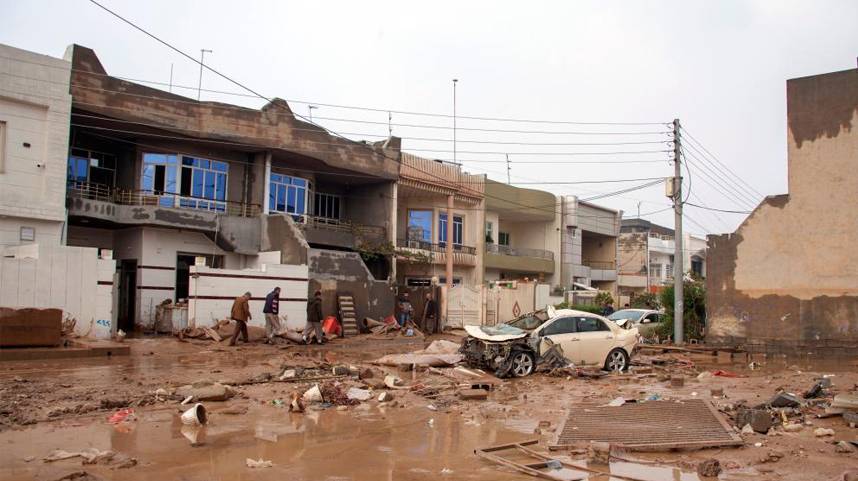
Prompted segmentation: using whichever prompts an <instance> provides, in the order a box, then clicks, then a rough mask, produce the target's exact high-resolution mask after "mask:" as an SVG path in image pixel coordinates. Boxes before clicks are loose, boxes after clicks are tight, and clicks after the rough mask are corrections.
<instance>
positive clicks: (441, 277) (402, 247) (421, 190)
mask: <svg viewBox="0 0 858 481" xmlns="http://www.w3.org/2000/svg"><path fill="white" fill-rule="evenodd" d="M485 182H486V181H485V176H483V175H473V174H469V173H467V172H464V171H462V169H461V167H460V166H458V165H454V164H450V163H446V162H441V161H437V160H432V159H425V158H422V157H418V156H416V155H412V154H408V153H403V154H402V165H401V170H400V173H399V181H398V182H397V191H396V206H397V220H396V234H397V236H396V237H397V239H396V251H397V253H396V280H397V283H398V284H399V285H402V286H405V287H424V286H428V285H430V284H431V282H432V279H433V278H437V280H438V282H439V283H440V284H447V283H448V280H447V275H448V271H450V270H451V271H452V281H450V283H451V284H452V285H453V286H457V285H463V286H468V287H475V286H480V285H482V283H483V257H484V251H485V242H486V239H485V235H484V233H483V226H484V224H485V185H486V183H485ZM450 219H452V221H451V220H450ZM448 222H450V224H448ZM450 236H452V242H451V243H450V244H451V246H450V248H448V238H449V237H450ZM451 253H452V255H450V254H451Z"/></svg>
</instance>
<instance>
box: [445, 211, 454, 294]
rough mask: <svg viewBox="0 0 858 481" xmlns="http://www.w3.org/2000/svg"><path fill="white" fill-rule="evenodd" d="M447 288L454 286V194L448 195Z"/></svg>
mask: <svg viewBox="0 0 858 481" xmlns="http://www.w3.org/2000/svg"><path fill="white" fill-rule="evenodd" d="M446 250H447V289H448V290H449V289H452V288H453V194H450V195H448V196H447V249H446Z"/></svg>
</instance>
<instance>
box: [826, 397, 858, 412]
mask: <svg viewBox="0 0 858 481" xmlns="http://www.w3.org/2000/svg"><path fill="white" fill-rule="evenodd" d="M831 407H833V408H843V409H850V410H855V411H858V394H838V395H836V396H834V400H832V401H831Z"/></svg>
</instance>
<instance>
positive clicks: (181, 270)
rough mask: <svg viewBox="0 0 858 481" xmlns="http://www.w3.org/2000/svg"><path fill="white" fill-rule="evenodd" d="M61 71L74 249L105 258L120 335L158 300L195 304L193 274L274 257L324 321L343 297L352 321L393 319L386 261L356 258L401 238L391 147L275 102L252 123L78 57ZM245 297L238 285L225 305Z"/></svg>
mask: <svg viewBox="0 0 858 481" xmlns="http://www.w3.org/2000/svg"><path fill="white" fill-rule="evenodd" d="M67 59H69V60H70V61H71V63H72V65H73V67H74V70H73V72H72V75H71V78H72V87H71V93H72V101H73V103H72V114H71V115H72V122H71V142H70V146H69V149H68V156H67V161H68V163H67V165H68V169H67V172H68V177H67V182H68V193H67V196H68V214H69V221H68V222H69V228H68V239H69V244H70V245H77V246H88V247H96V248H100V249H110V250H112V251H113V254H114V258H116V259H117V260H118V263H119V268H118V269H119V271H120V276H119V286H118V288H119V308H118V322H119V327H120V328H122V329H125V330H131V329H133V328H134V326H143V327H144V328H148V327H150V326H151V325H152V322H153V319H154V315H155V307H156V306H157V305H158V304H159V303H160V302H161V301H163V300H164V299H171V300H173V301H180V300H183V299H187V298H189V297H193V296H194V295H195V294H194V293H193V292H190V291H189V287H190V285H191V282H190V278H189V276H190V274H191V269H190V267H191V266H192V265H199V264H203V263H204V264H205V265H206V266H208V267H215V268H226V269H232V270H236V269H245V268H252V267H253V268H255V267H256V266H259V265H260V259H259V258H260V255H261V253H269V252H276V253H279V254H278V255H279V261H280V263H281V264H291V265H307V266H308V267H309V279H310V282H309V287H308V289H309V290H310V291H313V290H315V289H321V290H322V291H323V293H324V302H325V306H324V310H325V312H326V313H328V314H334V313H336V308H337V305H336V303H337V297H336V296H337V295H339V294H342V293H344V292H348V293H349V294H351V295H353V296H354V297H355V308H356V311H357V315H358V317H359V318H360V317H363V316H366V315H370V314H372V315H374V316H380V315H382V314H384V313H387V312H388V311H389V310H390V309H391V308H392V294H391V293H390V290H389V288H388V283H387V279H388V277H389V276H390V275H391V272H392V271H391V259H390V255H372V256H364V257H362V256H361V253H362V252H376V251H384V249H382V248H380V247H379V246H384V245H391V244H392V243H393V242H394V241H395V239H396V237H395V229H394V226H395V223H396V210H395V203H394V199H395V192H396V184H395V182H396V179H397V177H398V173H399V162H398V161H399V151H398V149H399V143H398V139H389V140H388V141H387V142H385V143H382V144H368V143H362V142H352V141H349V140H345V139H343V138H340V137H337V136H334V135H331V134H329V133H328V132H327V131H325V130H324V129H322V128H320V127H318V126H316V125H314V124H310V123H307V122H303V121H301V120H299V119H298V118H296V117H295V116H294V115H292V111H291V110H290V108H289V105H288V104H287V103H286V102H285V101H283V100H279V99H275V100H273V101H272V102H270V103H268V104H267V105H265V106H264V107H262V109H260V110H256V109H249V108H244V107H239V106H236V105H228V104H223V103H219V102H206V101H203V102H200V101H197V100H193V99H190V98H187V97H182V96H179V95H175V94H172V93H168V92H165V91H162V90H158V89H153V88H149V87H146V86H143V85H139V84H135V83H133V82H128V81H124V80H121V79H119V78H116V77H113V76H110V75H109V74H108V73H107V71H106V70H105V68H104V67H103V66H102V64H101V62H100V61H99V59H98V57H97V56H96V55H95V53H94V52H93V51H92V50H90V49H88V48H84V47H80V46H72V47H70V48H69V50H68V52H67ZM63 190H64V189H63V188H62V185H61V186H60V188H59V190H58V191H59V192H62V191H63ZM364 258H366V259H367V262H364ZM275 260H276V259H275ZM290 280H293V279H283V281H284V282H286V281H290ZM305 281H306V279H305ZM272 287H273V286H272ZM243 291H244V289H243V287H242V283H241V281H240V280H237V281H236V286H235V293H234V294H231V295H232V296H236V295H239V294H241V293H242V292H243ZM252 294H253V295H254V299H255V300H258V299H261V298H262V297H264V294H265V292H253V293H252ZM281 295H282V296H283V298H284V299H286V300H289V301H293V302H297V301H302V300H306V299H307V296H308V292H284V293H283V294H281ZM204 321H209V320H208V319H205V320H204Z"/></svg>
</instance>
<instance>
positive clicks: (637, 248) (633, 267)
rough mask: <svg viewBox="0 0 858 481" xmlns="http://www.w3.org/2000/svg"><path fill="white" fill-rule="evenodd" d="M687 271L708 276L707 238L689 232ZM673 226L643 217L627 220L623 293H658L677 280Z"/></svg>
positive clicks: (623, 231)
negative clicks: (654, 222)
mask: <svg viewBox="0 0 858 481" xmlns="http://www.w3.org/2000/svg"><path fill="white" fill-rule="evenodd" d="M684 237H685V239H684V241H683V246H684V247H683V253H684V261H683V265H684V266H685V272H686V274H688V275H694V276H696V277H697V278H700V279H703V278H705V277H706V240H705V239H702V238H700V237H696V236H693V235H691V234H685V235H684ZM675 246H676V242H675V232H674V231H673V229H670V228H667V227H663V226H660V225H658V224H653V223H652V222H649V221H647V220H643V219H624V220H623V222H622V227H621V229H620V239H619V257H620V264H619V292H620V295H622V296H629V297H634V296H635V295H638V294H642V293H644V292H652V293H658V292H659V291H660V290H661V289H662V288H663V287H664V286H666V285H670V284H672V283H673V263H674V255H675V253H676V251H675Z"/></svg>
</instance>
